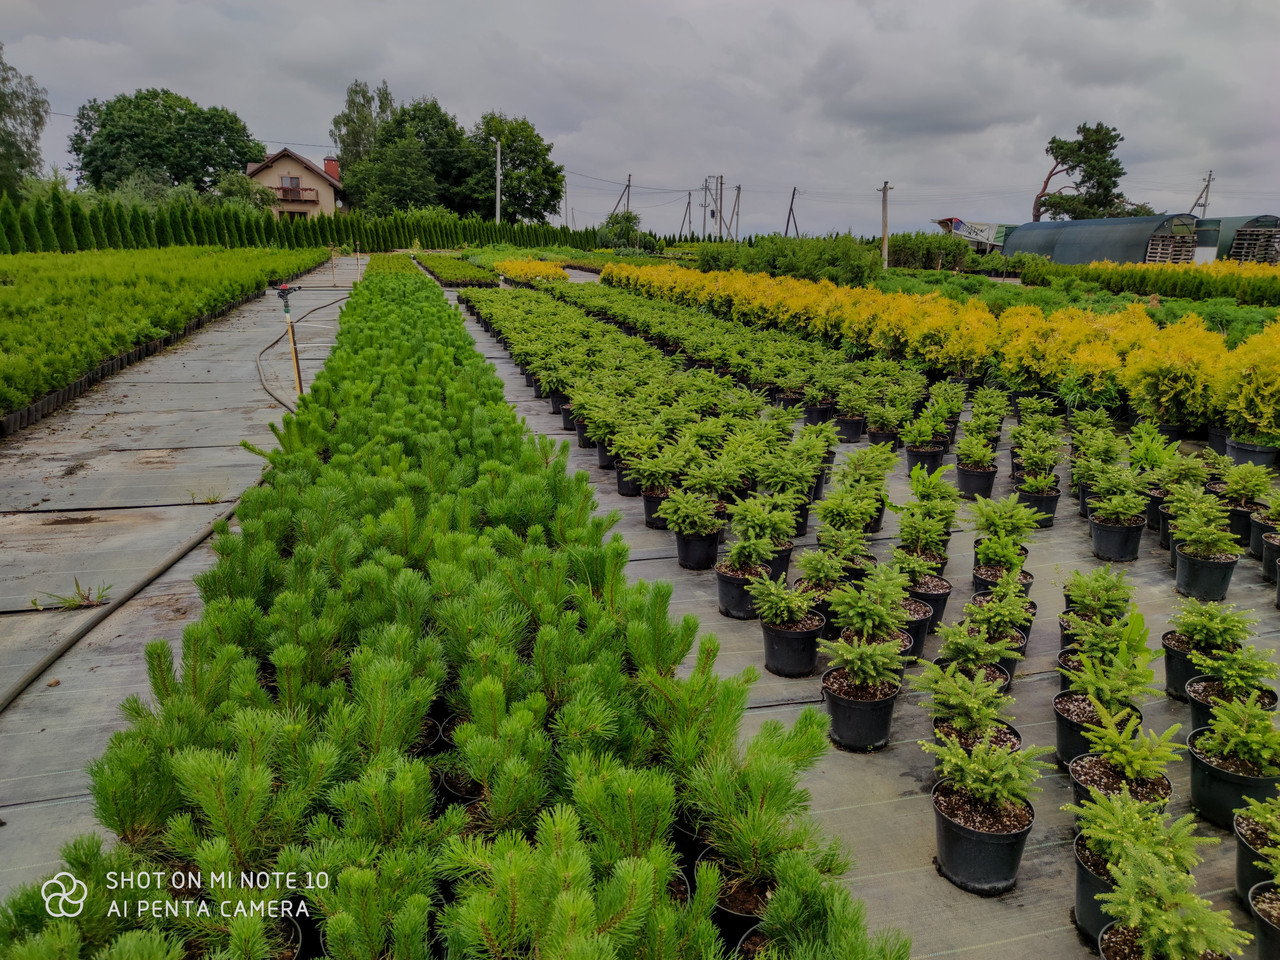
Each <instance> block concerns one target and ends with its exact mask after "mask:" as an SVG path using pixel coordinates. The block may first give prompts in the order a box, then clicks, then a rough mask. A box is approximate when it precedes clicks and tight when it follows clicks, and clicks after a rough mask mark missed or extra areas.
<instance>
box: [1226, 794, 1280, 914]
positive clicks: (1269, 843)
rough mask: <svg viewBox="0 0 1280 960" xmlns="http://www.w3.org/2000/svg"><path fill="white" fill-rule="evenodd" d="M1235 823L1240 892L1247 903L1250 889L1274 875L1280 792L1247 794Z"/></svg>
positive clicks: (1279, 839) (1279, 845)
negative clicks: (1261, 795) (1263, 795)
mask: <svg viewBox="0 0 1280 960" xmlns="http://www.w3.org/2000/svg"><path fill="white" fill-rule="evenodd" d="M1232 827H1233V829H1234V832H1235V835H1236V896H1238V897H1239V898H1240V900H1241V902H1243V903H1245V904H1247V903H1248V900H1249V890H1250V889H1252V888H1253V887H1254V886H1256V885H1257V884H1259V883H1262V882H1263V881H1265V880H1271V879H1273V876H1274V870H1273V866H1274V865H1275V863H1276V857H1277V854H1278V853H1280V796H1277V795H1275V794H1273V795H1271V796H1269V797H1267V798H1266V799H1264V800H1258V799H1256V798H1254V797H1246V798H1245V806H1244V807H1243V808H1242V809H1240V810H1239V811H1238V812H1237V813H1236V815H1235V819H1234V820H1233V821H1232Z"/></svg>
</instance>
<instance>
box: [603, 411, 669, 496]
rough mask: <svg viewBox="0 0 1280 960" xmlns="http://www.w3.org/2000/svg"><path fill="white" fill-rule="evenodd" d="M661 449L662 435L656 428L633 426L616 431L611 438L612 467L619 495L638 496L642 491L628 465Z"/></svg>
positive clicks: (652, 455) (655, 453) (651, 455)
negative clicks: (615, 475)
mask: <svg viewBox="0 0 1280 960" xmlns="http://www.w3.org/2000/svg"><path fill="white" fill-rule="evenodd" d="M661 449H662V435H661V434H660V433H659V432H658V431H656V430H651V429H647V428H644V427H640V426H634V427H624V428H623V429H621V430H619V431H618V433H617V434H616V435H615V436H614V438H613V451H614V460H613V469H614V472H615V473H616V474H617V483H618V493H619V494H620V495H621V496H624V497H638V496H640V495H641V494H642V493H643V492H644V490H643V489H642V486H641V483H640V481H639V480H637V479H636V478H635V477H633V476H631V472H630V466H631V464H632V463H634V462H635V461H637V460H645V459H648V458H650V457H654V456H656V455H657V453H658V451H659V450H661Z"/></svg>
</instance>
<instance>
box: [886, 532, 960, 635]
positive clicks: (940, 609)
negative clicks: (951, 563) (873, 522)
mask: <svg viewBox="0 0 1280 960" xmlns="http://www.w3.org/2000/svg"><path fill="white" fill-rule="evenodd" d="M893 563H894V566H896V567H897V568H898V569H899V570H900V571H901V572H902V573H904V574H906V575H907V596H909V597H911V598H912V599H915V600H919V601H921V602H922V603H927V604H928V605H929V608H930V609H931V610H932V611H933V612H932V613H931V614H930V615H929V622H928V624H927V625H926V628H925V633H926V634H929V633H933V632H934V631H935V630H937V629H938V624H939V623H941V622H942V615H943V613H945V612H946V609H947V600H948V599H949V598H950V597H951V581H950V580H947V579H945V578H943V577H941V576H939V575H938V574H937V573H935V572H934V571H935V569H936V567H935V566H934V564H933V563H931V562H930V561H929V560H927V559H926V558H925V557H923V556H921V555H919V554H916V553H910V552H908V551H907V550H904V549H902V548H899V547H895V548H894V551H893ZM916 655H917V656H919V654H918V653H917V654H916Z"/></svg>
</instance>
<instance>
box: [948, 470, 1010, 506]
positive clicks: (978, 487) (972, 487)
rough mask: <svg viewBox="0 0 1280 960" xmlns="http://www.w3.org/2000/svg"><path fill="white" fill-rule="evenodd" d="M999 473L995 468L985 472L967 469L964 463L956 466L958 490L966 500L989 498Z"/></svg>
mask: <svg viewBox="0 0 1280 960" xmlns="http://www.w3.org/2000/svg"><path fill="white" fill-rule="evenodd" d="M999 472H1000V471H999V470H998V469H996V468H995V467H988V468H987V469H985V470H983V469H975V468H973V467H966V466H965V465H964V464H962V463H961V464H956V489H957V490H959V491H960V496H962V497H964V498H965V499H966V500H973V499H974V498H975V497H988V498H989V497H990V496H991V491H992V489H993V488H994V487H995V485H996V474H997V473H999Z"/></svg>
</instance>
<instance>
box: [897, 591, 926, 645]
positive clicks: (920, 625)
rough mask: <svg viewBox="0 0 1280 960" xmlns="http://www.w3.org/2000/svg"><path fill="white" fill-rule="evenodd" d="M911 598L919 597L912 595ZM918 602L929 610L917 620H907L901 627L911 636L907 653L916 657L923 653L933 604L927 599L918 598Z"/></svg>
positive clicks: (916, 598)
mask: <svg viewBox="0 0 1280 960" xmlns="http://www.w3.org/2000/svg"><path fill="white" fill-rule="evenodd" d="M912 599H913V600H918V599H919V598H918V597H912ZM920 602H921V603H923V604H924V605H925V606H926V607H928V608H929V612H928V613H927V614H925V615H924V616H923V617H921V618H920V619H919V620H908V621H907V622H906V623H905V624H904V625H903V627H902V629H903V630H904V631H906V633H907V635H908V636H910V637H911V649H910V650H908V651H907V655H908V656H911V657H918V656H920V655H921V654H922V653H924V640H925V637H927V636H928V635H929V624H931V623H933V605H932V604H930V603H929V601H927V600H920Z"/></svg>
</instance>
